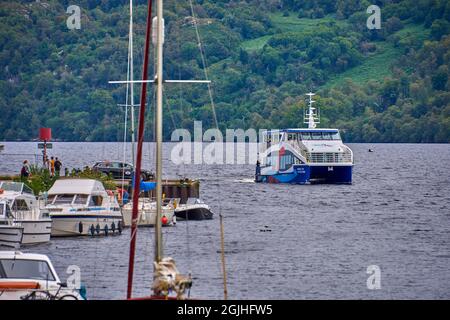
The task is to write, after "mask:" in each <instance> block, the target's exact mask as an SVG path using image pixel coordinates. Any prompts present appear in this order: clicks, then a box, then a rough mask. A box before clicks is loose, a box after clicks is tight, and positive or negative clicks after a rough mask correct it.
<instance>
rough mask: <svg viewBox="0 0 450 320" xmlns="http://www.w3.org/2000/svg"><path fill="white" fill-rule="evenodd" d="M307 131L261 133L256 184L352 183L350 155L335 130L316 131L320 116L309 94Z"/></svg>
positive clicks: (306, 119)
mask: <svg viewBox="0 0 450 320" xmlns="http://www.w3.org/2000/svg"><path fill="white" fill-rule="evenodd" d="M307 95H308V96H309V110H308V111H306V113H305V123H308V128H306V129H281V130H268V131H265V132H263V141H262V148H261V149H260V151H261V153H260V156H259V159H258V163H257V165H256V175H255V181H256V182H268V183H292V184H305V183H330V184H351V183H352V169H353V152H352V150H351V149H350V148H349V147H348V146H346V145H344V144H343V142H342V139H341V136H340V133H339V130H338V129H319V128H316V125H317V124H318V123H320V114H319V113H318V110H317V109H316V108H314V107H313V103H314V102H315V101H313V100H312V97H313V96H314V95H315V94H314V93H308V94H307Z"/></svg>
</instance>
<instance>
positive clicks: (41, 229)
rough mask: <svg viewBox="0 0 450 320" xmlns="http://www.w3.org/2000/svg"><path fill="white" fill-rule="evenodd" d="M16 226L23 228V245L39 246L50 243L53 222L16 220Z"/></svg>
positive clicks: (47, 220) (46, 220)
mask: <svg viewBox="0 0 450 320" xmlns="http://www.w3.org/2000/svg"><path fill="white" fill-rule="evenodd" d="M14 222H15V223H16V224H18V225H20V226H22V227H23V238H22V244H25V245H26V244H38V243H46V242H49V241H50V234H51V231H52V220H51V219H41V220H15V221H14Z"/></svg>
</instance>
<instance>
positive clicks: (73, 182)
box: [48, 179, 106, 195]
mask: <svg viewBox="0 0 450 320" xmlns="http://www.w3.org/2000/svg"><path fill="white" fill-rule="evenodd" d="M102 192H106V191H105V188H104V187H103V184H102V183H101V182H100V181H97V180H93V179H60V180H56V181H55V183H54V184H53V186H52V187H51V188H50V190H48V195H54V194H92V193H97V194H98V193H102Z"/></svg>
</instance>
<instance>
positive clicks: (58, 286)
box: [0, 251, 84, 300]
mask: <svg viewBox="0 0 450 320" xmlns="http://www.w3.org/2000/svg"><path fill="white" fill-rule="evenodd" d="M76 285H77V283H74V285H73V286H71V288H68V287H67V284H64V283H61V281H60V279H59V277H58V274H57V273H56V271H55V268H54V267H53V265H52V263H51V261H50V259H49V258H48V257H47V256H45V255H42V254H33V253H22V252H19V251H0V300H84V297H83V294H82V290H83V289H82V286H81V284H80V285H79V288H76Z"/></svg>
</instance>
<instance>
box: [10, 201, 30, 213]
mask: <svg viewBox="0 0 450 320" xmlns="http://www.w3.org/2000/svg"><path fill="white" fill-rule="evenodd" d="M12 210H13V211H27V210H28V205H27V202H26V201H25V200H24V199H16V200H14V202H13V204H12Z"/></svg>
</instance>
